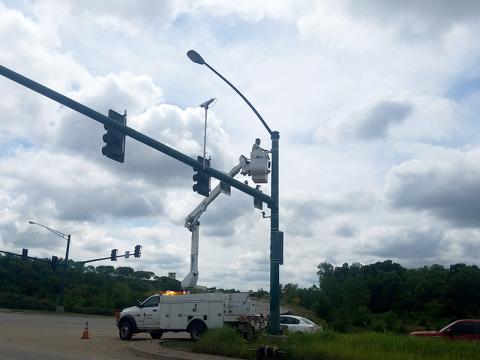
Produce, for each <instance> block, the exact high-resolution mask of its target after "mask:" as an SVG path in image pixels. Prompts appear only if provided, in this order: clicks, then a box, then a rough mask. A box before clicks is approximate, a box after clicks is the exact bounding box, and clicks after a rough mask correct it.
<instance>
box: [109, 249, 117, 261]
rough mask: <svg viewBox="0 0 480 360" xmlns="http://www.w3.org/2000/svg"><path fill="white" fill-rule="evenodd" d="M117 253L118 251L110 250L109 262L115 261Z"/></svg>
mask: <svg viewBox="0 0 480 360" xmlns="http://www.w3.org/2000/svg"><path fill="white" fill-rule="evenodd" d="M117 252H118V249H113V250H112V252H111V253H110V260H112V261H117Z"/></svg>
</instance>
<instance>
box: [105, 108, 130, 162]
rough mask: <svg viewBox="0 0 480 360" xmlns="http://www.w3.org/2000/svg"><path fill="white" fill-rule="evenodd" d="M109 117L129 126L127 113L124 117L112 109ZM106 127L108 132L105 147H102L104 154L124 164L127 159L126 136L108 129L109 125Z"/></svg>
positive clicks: (109, 111)
mask: <svg viewBox="0 0 480 360" xmlns="http://www.w3.org/2000/svg"><path fill="white" fill-rule="evenodd" d="M108 117H109V118H110V119H112V120H115V121H117V122H119V123H120V124H122V125H127V112H126V111H125V114H124V115H121V114H119V113H117V112H116V111H113V110H111V109H110V110H108ZM104 127H105V130H107V132H106V133H105V134H104V135H103V141H104V142H105V146H104V147H102V154H103V155H105V156H106V157H108V158H110V159H112V160H115V161H118V162H120V163H123V161H124V159H125V135H124V134H122V133H121V132H119V131H116V130H113V129H111V128H109V127H107V125H104Z"/></svg>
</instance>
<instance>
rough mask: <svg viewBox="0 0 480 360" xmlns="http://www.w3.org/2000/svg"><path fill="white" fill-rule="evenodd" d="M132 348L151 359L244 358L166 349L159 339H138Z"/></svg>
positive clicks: (213, 359) (218, 359)
mask: <svg viewBox="0 0 480 360" xmlns="http://www.w3.org/2000/svg"><path fill="white" fill-rule="evenodd" d="M129 348H130V350H131V351H132V352H134V353H136V354H138V355H142V356H147V357H148V358H150V359H162V360H242V359H238V358H231V357H224V356H218V355H208V354H198V353H191V352H188V351H180V350H173V349H166V348H164V347H162V346H161V345H160V342H159V341H158V340H143V341H136V342H134V343H132V344H130V346H129Z"/></svg>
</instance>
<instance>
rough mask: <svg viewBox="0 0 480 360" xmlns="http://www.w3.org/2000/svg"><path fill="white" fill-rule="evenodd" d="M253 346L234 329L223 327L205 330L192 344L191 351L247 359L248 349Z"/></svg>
mask: <svg viewBox="0 0 480 360" xmlns="http://www.w3.org/2000/svg"><path fill="white" fill-rule="evenodd" d="M253 347H255V345H254V344H253V343H248V342H246V341H245V340H243V339H242V337H241V336H240V334H239V333H238V332H236V331H235V330H234V329H232V328H229V327H223V328H221V329H213V330H209V331H207V332H206V333H205V334H204V335H202V337H201V338H200V340H199V341H197V342H196V343H194V344H193V346H192V351H193V352H196V353H204V354H212V355H223V356H232V357H239V358H244V359H248V358H249V353H250V349H251V348H253Z"/></svg>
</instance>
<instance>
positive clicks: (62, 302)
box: [28, 221, 71, 312]
mask: <svg viewBox="0 0 480 360" xmlns="http://www.w3.org/2000/svg"><path fill="white" fill-rule="evenodd" d="M28 223H29V224H32V225H38V226H41V227H43V228H45V229H47V230H48V231H50V232H51V233H52V234H55V235H56V236H58V237H61V238H62V239H64V240H67V250H66V251H65V262H64V264H63V278H62V283H61V285H60V300H59V302H60V305H59V306H57V312H64V311H65V284H66V282H67V267H68V253H69V251H70V238H71V235H70V234H68V235H67V234H64V233H62V232H60V231H58V230H54V229H51V228H49V227H48V226H45V225H43V224H39V223H37V222H34V221H29V222H28Z"/></svg>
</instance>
